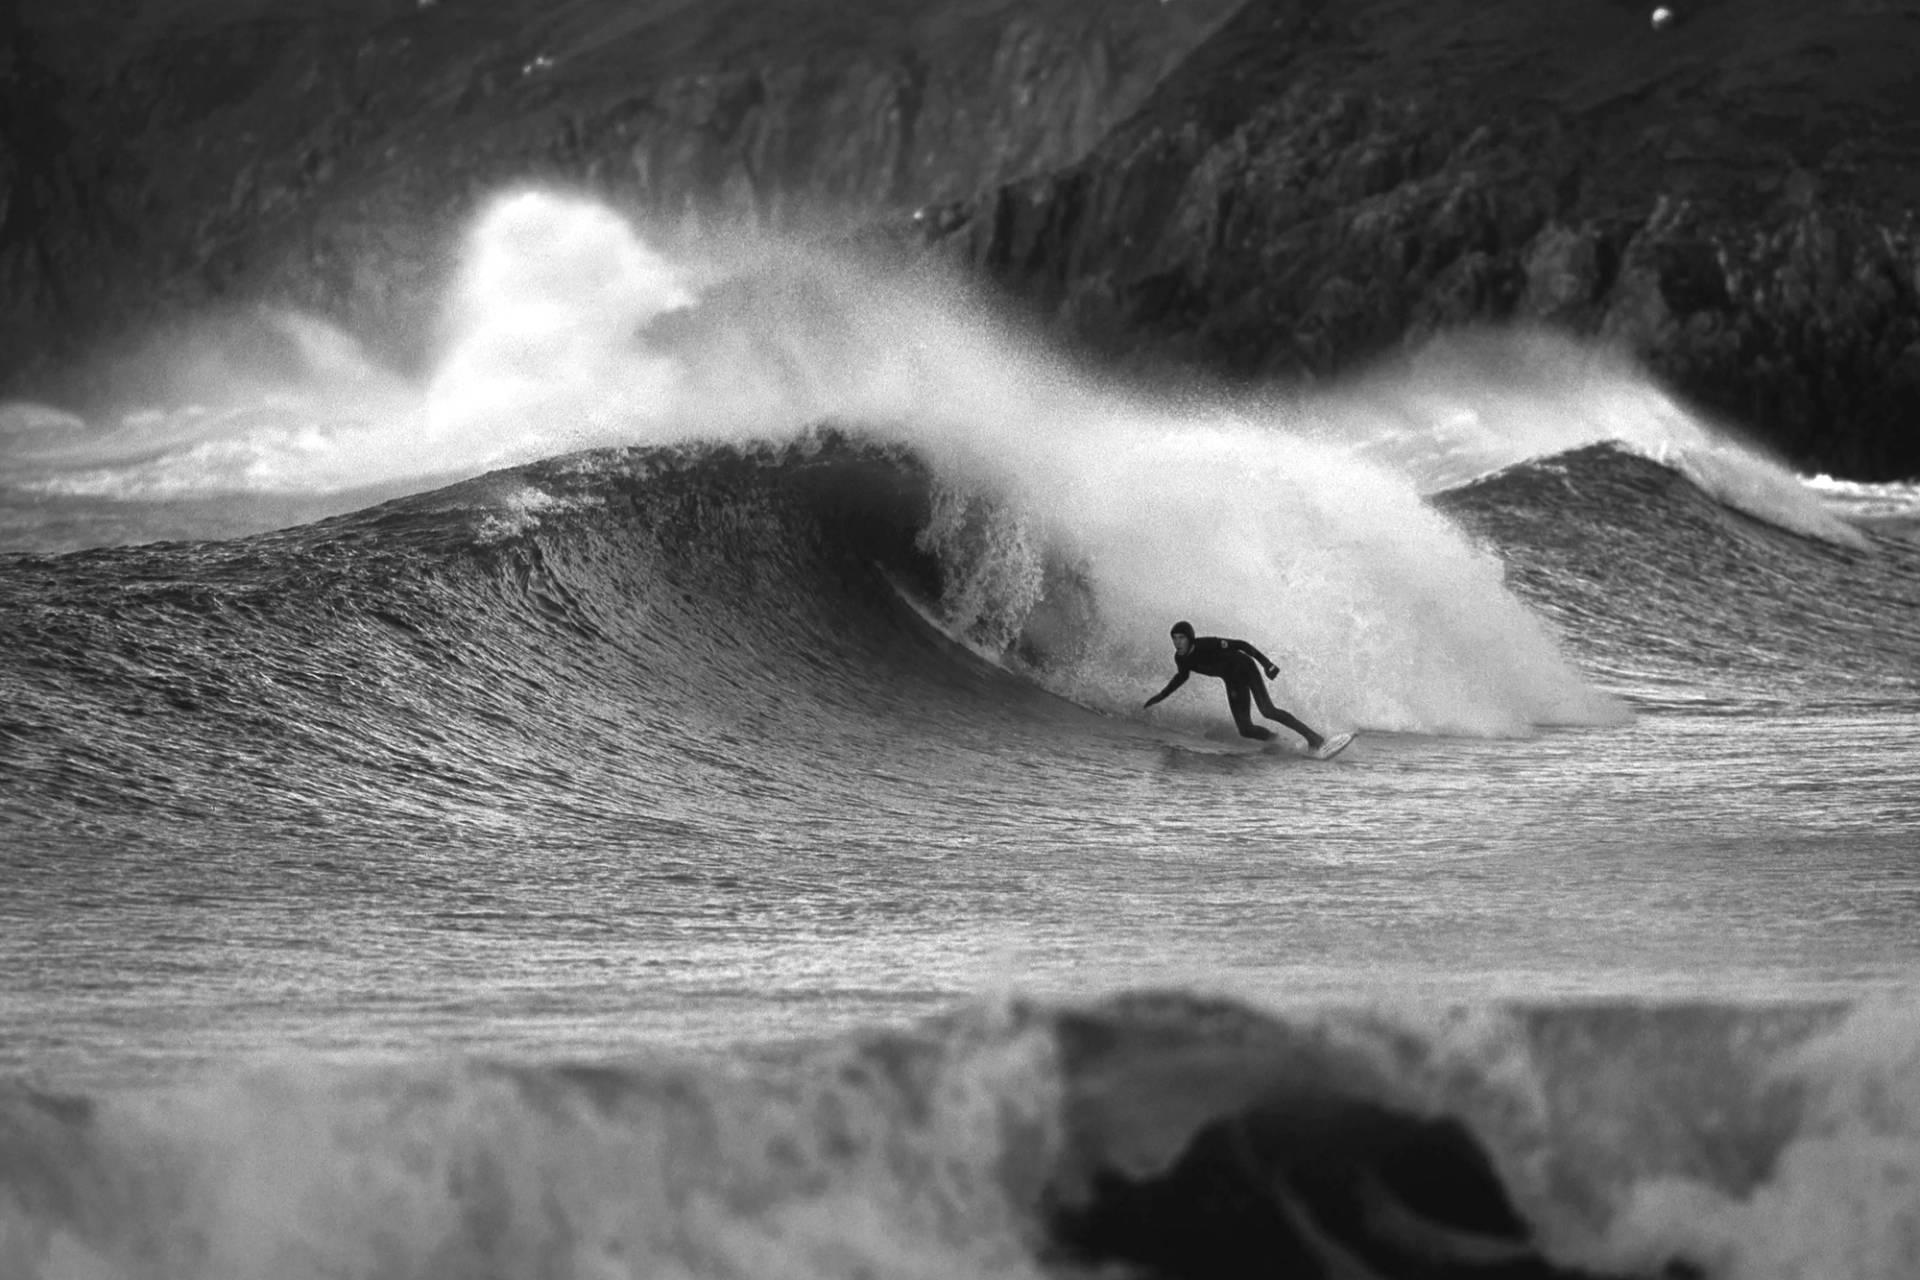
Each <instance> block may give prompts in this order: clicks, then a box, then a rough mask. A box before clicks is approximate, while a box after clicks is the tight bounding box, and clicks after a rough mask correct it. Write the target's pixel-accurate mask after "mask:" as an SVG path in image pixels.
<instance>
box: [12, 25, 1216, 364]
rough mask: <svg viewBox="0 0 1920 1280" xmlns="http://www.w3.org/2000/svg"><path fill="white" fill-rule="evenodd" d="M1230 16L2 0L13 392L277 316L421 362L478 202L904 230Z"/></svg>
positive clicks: (1054, 138)
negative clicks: (447, 273)
mask: <svg viewBox="0 0 1920 1280" xmlns="http://www.w3.org/2000/svg"><path fill="white" fill-rule="evenodd" d="M1230 8H1231V5H1230V4H1229V3H1228V2H1227V0H1182V3H1181V4H1178V5H1165V4H1162V3H1160V2H1159V0H952V2H951V3H945V4H938V5H929V4H924V3H916V2H914V0H852V2H850V3H839V2H836V0H571V2H570V3H560V4H553V3H537V2H536V0H328V2H327V3H325V4H323V5H319V6H314V7H311V8H308V7H304V6H298V7H289V6H286V5H284V4H282V5H275V4H273V3H271V0H80V2H79V3H69V4H60V3H56V2H55V0H21V3H19V4H17V5H8V6H5V7H4V9H0V59H3V60H4V61H3V62H0V86H4V87H3V88H0V92H3V93H4V101H3V102H0V387H4V388H10V389H13V390H16V391H18V390H21V389H44V388H45V387H46V386H47V384H49V383H57V382H58V372H59V367H60V365H61V362H62V360H63V359H64V358H66V357H70V356H72V355H73V354H75V353H76V352H79V351H82V350H89V349H97V348H98V347H99V346H100V345H101V344H102V343H110V342H112V341H113V340H115V339H132V338H135V337H137V336H138V335H139V334H140V333H141V332H143V331H144V330H146V329H148V328H149V327H151V326H153V325H155V324H156V323H159V322H162V321H164V320H165V319H166V318H168V317H170V316H174V315H178V314H181V313H183V312H189V311H191V312H205V311H206V310H208V309H210V308H218V307H219V306H220V305H221V304H222V303H225V302H253V301H259V300H273V301H280V302H289V303H293V304H297V305H300V306H304V307H308V308H312V309H314V310H317V311H319V312H321V313H323V314H326V315H328V316H330V317H331V318H333V319H335V320H338V321H341V322H343V323H346V324H347V325H349V326H350V327H351V328H353V329H354V330H355V331H357V332H358V333H359V334H360V335H361V336H362V337H364V338H368V339H369V340H371V341H372V342H373V343H374V345H375V346H376V347H377V348H378V349H381V350H384V351H389V352H397V353H400V354H401V355H402V356H404V354H405V353H406V350H407V347H408V344H409V343H410V342H414V341H417V338H418V335H419V334H420V332H421V331H422V321H423V320H424V319H425V318H426V315H427V311H428V308H429V304H430V299H431V297H432V295H433V292H434V288H433V286H434V285H435V284H436V283H437V281H438V279H439V278H440V273H441V272H442V271H444V270H445V268H446V267H447V265H448V261H447V260H448V255H449V253H450V251H451V249H452V248H453V242H454V240H455V238H456V233H457V229H458V228H459V226H460V225H461V224H462V223H463V222H464V221H465V220H466V219H467V218H468V217H469V215H470V214H471V213H472V212H473V209H474V205H475V202H476V201H478V200H480V199H482V198H484V196H485V195H487V194H488V193H489V192H491V191H493V190H495V189H496V188H498V187H499V186H500V185H501V184H504V183H509V182H513V181H517V180H524V179H526V178H529V177H533V178H539V179H544V180H549V181H554V182H559V183H565V184H570V185H575V186H580V187H584V188H587V189H591V190H594V191H597V192H600V193H602V194H604V195H605V196H607V197H609V198H610V199H612V200H614V201H616V202H618V203H619V204H620V205H621V207H624V208H628V209H630V210H633V211H635V212H638V213H640V214H643V215H651V216H654V217H664V218H666V219H668V220H669V221H674V222H678V221H685V220H707V221H712V220H723V221H724V220H728V219H738V218H746V219H749V220H751V221H754V222H757V223H759V224H762V225H768V226H774V227H780V228H783V229H795V228H798V227H804V226H806V225H807V224H808V223H809V222H811V221H813V220H816V219H818V220H822V221H833V222H839V223H843V224H844V223H845V222H847V221H849V220H851V221H859V220H860V219H863V218H871V217H876V216H885V215H888V214H904V213H905V212H906V211H909V210H911V209H912V208H914V207H917V206H919V205H921V204H924V203H926V202H928V201H932V200H941V199H951V198H953V197H956V196H959V195H961V194H964V193H966V192H971V191H977V190H980V189H981V188H983V187H987V186H990V185H992V184H995V183H998V182H1004V181H1007V180H1010V179H1012V178H1015V177H1018V176H1020V175H1023V174H1027V173H1033V172H1040V171H1046V170H1050V169H1054V168H1058V167H1060V166H1063V165H1065V164H1067V163H1070V162H1071V161H1073V160H1075V159H1078V158H1079V157H1080V156H1081V155H1082V154H1084V153H1085V152H1086V151H1087V150H1088V148H1090V147H1091V146H1092V145H1093V144H1094V143H1095V142H1097V141H1098V140H1099V139H1100V138H1101V137H1102V136H1104V134H1105V133H1106V131H1107V130H1108V129H1109V128H1110V126H1111V125H1112V124H1113V123H1114V121H1115V120H1116V119H1118V118H1119V117H1120V116H1121V115H1123V114H1124V113H1125V112H1126V111H1127V110H1128V109H1130V108H1131V107H1132V106H1133V105H1135V104H1136V103H1138V102H1139V101H1140V99H1141V98H1142V97H1143V96H1144V95H1145V94H1146V92H1147V91H1148V90H1149V89H1151V88H1152V86H1153V85H1154V84H1155V83H1156V82H1157V81H1158V80H1159V79H1160V78H1161V77H1162V76H1163V75H1164V74H1165V73H1166V72H1167V71H1168V70H1170V69H1171V68H1172V67H1173V66H1175V65H1176V64H1177V63H1178V61H1179V60H1180V58H1181V57H1182V56H1183V55H1184V54H1185V53H1186V52H1187V51H1188V50H1190V49H1191V48H1193V47H1194V45H1195V44H1196V43H1197V42H1198V41H1199V40H1201V39H1202V38H1203V37H1204V36H1205V35H1206V34H1207V33H1208V32H1209V31H1210V30H1211V29H1212V28H1213V27H1214V26H1215V25H1217V24H1218V22H1219V21H1220V20H1221V19H1222V18H1223V17H1224V16H1225V15H1226V14H1227V13H1228V12H1229V11H1230Z"/></svg>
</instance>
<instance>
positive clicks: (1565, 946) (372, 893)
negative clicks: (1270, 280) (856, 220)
mask: <svg viewBox="0 0 1920 1280" xmlns="http://www.w3.org/2000/svg"><path fill="white" fill-rule="evenodd" d="M663 243H664V241H661V242H658V243H656V242H655V241H654V240H652V239H650V238H649V235H648V233H647V232H646V231H645V230H644V229H641V228H636V227H635V226H633V225H631V224H629V223H628V222H627V221H626V220H624V219H623V218H622V217H620V216H619V215H618V214H617V212H615V211H612V210H609V209H606V208H602V207H599V206H597V205H594V204H592V203H590V202H585V201H582V200H579V199H577V198H573V197H566V196H560V195H554V194H548V193H539V192H525V193H519V194H516V195H513V196H510V197H508V198H505V199H503V200H502V201H501V202H500V203H499V204H497V205H496V206H495V207H494V208H493V209H492V210H491V211H490V213H489V214H488V215H487V216H486V217H485V218H484V219H482V220H481V221H480V222H479V223H478V224H477V225H476V227H475V228H474V231H473V235H472V240H471V243H470V244H469V245H468V246H467V250H466V254H467V256H466V269H465V271H464V274H463V275H462V276H461V278H460V280H459V281H458V282H457V285H456V287H455V288H454V289H453V291H452V292H451V293H450V296H449V297H448V299H447V305H446V318H445V324H444V333H443V335H442V338H441V346H440V350H439V352H438V354H437V356H436V358H435V360H434V362H433V363H432V365H431V367H430V368H427V369H425V370H407V371H396V370H394V369H391V368H388V367H386V366H384V365H383V364H382V363H381V361H380V353H377V352H367V351H363V350H361V349H359V348H357V347H355V346H354V344H352V343H351V342H350V341H348V340H347V339H346V338H344V337H343V336H341V335H339V334H337V333H334V332H333V331H331V330H329V329H327V328H326V327H325V326H324V325H322V324H320V323H319V322H317V321H313V320H311V319H308V318H303V317H298V316H291V315H262V316H258V317H254V318H253V319H252V320H251V321H250V322H249V323H247V324H239V323H235V322H233V321H231V320H229V321H226V322H223V323H220V324H209V325H208V326H207V327H206V328H205V329H203V330H201V331H197V332H195V333H183V334H178V335H171V336H170V337H169V339H168V340H167V341H165V342H163V343H160V344H158V345H156V347H155V348H154V350H153V351H152V352H150V353H148V355H147V356H146V357H145V358H144V359H143V360H142V361H139V362H135V363H133V364H128V365H123V366H121V367H119V368H117V369H116V370H114V371H113V373H112V377H111V378H110V379H109V378H106V377H105V375H103V385H106V384H107V383H109V382H110V383H111V388H112V395H111V396H105V395H103V399H102V402H101V403H100V404H98V405H92V406H86V407H84V408H83V409H80V410H73V411H65V410H55V409H52V408H48V407H44V406H33V405H24V404H17V405H11V406H7V407H5V408H4V409H0V449H4V458H5V469H4V471H0V545H4V548H5V549H4V552H0V870H3V871H4V885H5V888H4V892H3V893H0V1276H4V1277H8V1278H12V1277H22V1278H30V1280H69V1278H75V1280H77V1278H80V1277H88V1278H93V1277H112V1278H115V1280H118V1278H120V1277H167V1278H172V1277H192V1278H196V1280H199V1278H214V1277H219V1278H223V1280H224V1278H226V1277H234V1278H241V1277H247V1278H251V1277H260V1278H263V1280H264V1278H267V1277H502V1278H503V1280H504V1278H515V1280H518V1278H520V1277H560V1278H565V1277H595V1278H596V1280H597V1278H600V1277H616V1276H619V1277H624V1276H729V1277H730V1276H780V1277H786V1276H808V1275H819V1276H896V1275H901V1276H1049V1277H1051V1276H1093V1275H1100V1276H1143V1277H1145V1276H1155V1277H1161V1276H1188V1275H1191V1276H1202V1275H1206V1276H1220V1275H1229V1276H1230V1275H1243V1274H1244V1275H1252V1274H1263V1275H1264V1274H1275V1273H1278V1274H1288V1275H1302V1276H1340V1277H1355V1276H1419V1277H1429V1276H1500V1277H1516V1276H1550V1275H1584V1276H1702V1277H1742V1278H1744V1277H1756V1278H1769V1280H1771V1278H1786V1277H1795V1278H1798V1277H1859V1278H1862V1280H1865V1278H1869V1277H1872V1278H1886V1280H1893V1278H1895V1277H1911V1276H1912V1275H1915V1274H1920V789H1917V788H1916V785H1915V784H1916V779H1917V778H1920V716H1917V715H1916V712H1920V491H1917V490H1915V489H1914V488H1913V487H1912V486H1899V485H1883V486H1864V485H1855V484H1846V483H1842V482H1837V481H1832V480H1828V479H1823V478H1818V477H1813V478H1808V477H1801V476H1797V475H1795V474H1793V473H1792V472H1791V471H1790V470H1789V469H1787V468H1785V467H1783V466H1781V465H1779V464H1778V463H1777V462H1775V461H1773V460H1770V459H1768V458H1767V457H1765V456H1764V455H1762V454H1761V453H1759V452H1758V451H1757V450H1755V449H1753V448H1752V447H1751V446H1749V445H1746V444H1744V443H1742V442H1741V441H1740V439H1739V437H1738V435H1737V425H1738V424H1725V423H1721V424H1715V423H1709V422H1706V421H1704V420H1702V419H1701V418H1700V417H1699V416H1698V415H1696V414H1694V413H1693V412H1691V411H1689V410H1688V409H1687V408H1686V407H1685V406H1684V405H1682V404H1680V403H1679V402H1677V401H1675V400H1674V399H1673V398H1672V397H1670V396H1668V395H1667V394H1665V393H1664V392H1663V391H1662V390H1661V389H1660V388H1658V387H1657V386H1655V385H1653V384H1652V383H1651V382H1649V381H1648V380H1647V379H1645V378H1644V377H1642V376H1641V375H1639V374H1638V373H1637V372H1636V371H1635V370H1634V369H1633V368H1632V366H1631V365H1630V364H1629V363H1627V362H1625V361H1623V360H1621V359H1619V358H1617V357H1615V356H1612V355H1610V354H1608V353H1605V352H1601V351H1597V350H1593V349H1589V348H1586V347H1582V346H1580V345H1577V344H1574V343H1572V342H1569V341H1567V340H1563V339H1557V338H1553V337H1550V336H1547V335H1540V334H1514V333H1496V334H1466V335H1451V336H1449V337H1447V338H1445V339H1444V340H1442V341H1439V342H1436V343H1434V344H1432V345H1431V346H1429V347H1428V348H1426V349H1425V350H1423V351H1422V352H1420V353H1419V354H1418V355H1417V356H1414V357H1410V358H1409V359H1407V360H1406V361H1403V362H1401V363H1399V364H1397V365H1395V366H1393V367H1390V368H1389V367H1383V368H1381V369H1380V370H1378V371H1376V372H1375V373H1374V374H1372V375H1371V376H1369V377H1367V378H1364V379H1360V380H1357V381H1355V382H1353V383H1350V384H1347V385H1343V386H1340V387H1335V388H1323V389H1310V388H1309V389H1297V388H1296V389H1284V390H1276V391H1274V392H1273V393H1271V394H1268V395H1263V396H1245V395H1229V394H1227V393H1224V392H1214V391H1209V390H1207V389H1205V388H1198V387H1191V386H1190V387H1183V388H1180V389H1177V390H1169V391H1161V392H1146V391H1143V390H1141V389H1140V388H1138V387H1125V388H1123V387H1120V386H1118V385H1115V384H1112V383H1110V382H1107V381H1103V380H1102V379H1101V378H1100V377H1097V376H1095V375H1093V374H1090V373H1088V372H1085V371H1082V370H1076V369H1075V368H1074V367H1072V366H1071V365H1070V364H1069V363H1068V362H1066V361H1064V360H1062V359H1060V358H1058V357H1052V356H1048V355H1047V354H1045V353H1046V352H1047V350H1048V345H1047V343H1046V342H1045V341H1044V340H1043V339H1041V338H1040V337H1038V336H1036V335H1034V334H1031V333H1027V332H1023V331H1022V330H1021V329H1020V328H1019V327H1018V326H1016V325H1014V324H1012V323H1010V322H1007V321H1004V320H1001V319H997V318H995V315H994V312H993V311H992V310H991V308H989V307H986V306H983V305H981V304H980V303H979V302H978V301H977V300H975V299H971V298H969V297H968V296H967V295H966V292H965V291H964V289H962V288H960V287H959V286H957V285H956V284H955V283H954V282H953V281H952V280H950V279H946V278H944V277H942V276H940V275H939V274H938V273H937V272H934V271H932V270H931V269H927V268H918V269H911V270H908V269H901V268H898V267H897V266H896V267H894V268H889V269H887V270H881V269H879V268H875V267H872V266H861V265H859V264H856V263H853V262H850V261H846V260H841V259H830V258H827V257H824V256H822V255H820V254H819V253H818V252H812V253H805V252H800V251H798V250H792V249H786V248H774V247H768V246H764V245H750V244H736V245H731V246H728V248H727V250H726V252H725V253H721V252H718V251H716V250H714V249H713V248H712V246H707V247H706V248H705V249H703V250H702V251H701V252H698V253H696V252H694V251H692V250H687V249H685V248H675V249H671V250H670V249H667V248H663V247H661V244H663ZM1175 618H1189V619H1191V620H1192V621H1193V622H1194V623H1195V624H1196V625H1197V626H1198V627H1199V628H1200V630H1201V631H1203V632H1215V633H1221V634H1228V635H1238V636H1244V637H1246V638H1248V639H1251V640H1253V641H1254V643H1256V644H1257V645H1259V646H1260V647H1261V648H1262V649H1264V650H1265V651H1266V652H1267V653H1268V654H1269V655H1271V656H1272V657H1273V658H1274V659H1275V660H1276V661H1277V662H1278V663H1279V664H1280V666H1281V669H1282V670H1281V675H1280V678H1279V679H1278V680H1277V681H1276V682H1275V695H1276V699H1277V700H1278V701H1279V702H1280V704H1281V705H1282V706H1286V707H1289V708H1291V709H1292V710H1293V711H1295V712H1296V713H1297V714H1298V715H1300V716H1301V717H1303V718H1304V719H1306V720H1307V721H1308V722H1309V723H1311V724H1313V725H1315V726H1317V727H1319V728H1321V729H1323V730H1327V731H1332V730H1345V729H1358V730H1359V731H1360V737H1359V739H1358V741H1357V742H1356V744H1355V745H1354V746H1353V747H1352V748H1351V749H1350V750H1348V751H1347V752H1346V753H1345V754H1344V755H1342V756H1340V757H1339V758H1337V759H1336V760H1333V761H1328V762H1318V761H1313V760H1310V759H1308V758H1306V757H1305V756H1304V755H1302V754H1301V753H1300V752H1299V751H1298V750H1296V749H1295V744H1293V743H1290V742H1288V741H1284V740H1283V741H1282V742H1280V743H1278V744H1275V745H1272V746H1261V745H1258V744H1252V743H1247V742H1243V741H1242V740H1240V739H1238V738H1237V737H1236V736H1235V735H1234V734H1233V732H1232V726H1231V722H1230V721H1229V719H1228V717H1227V714H1226V708H1225V706H1224V699H1223V698H1222V697H1221V695H1220V691H1219V687H1218V686H1217V685H1216V684H1214V682H1212V681H1210V680H1204V679H1196V680H1194V681H1191V682H1190V683H1189V685H1188V686H1187V687H1186V688H1185V689H1183V690H1182V691H1181V692H1180V693H1178V694H1177V695H1175V696H1174V697H1173V698H1172V699H1170V700H1169V701H1168V702H1166V703H1163V704H1161V705H1160V706H1159V707H1157V708H1155V709H1153V710H1152V711H1145V710H1143V709H1142V708H1141V705H1140V704H1141V702H1142V701H1143V700H1144V699H1145V697H1146V696H1148V695H1149V694H1151V693H1153V692H1155V691H1157V690H1158V689H1159V688H1160V687H1161V685H1162V684H1164V683H1165V681H1166V679H1167V677H1168V676H1169V675H1170V674H1171V671H1172V662H1171V650H1170V648H1169V646H1168V643H1167V640H1166V631H1167V627H1168V625H1169V624H1170V623H1171V622H1172V621H1173V620H1174V619H1175ZM1287 737H1288V735H1286V734H1284V733H1283V734H1282V738H1283V739H1286V738H1287Z"/></svg>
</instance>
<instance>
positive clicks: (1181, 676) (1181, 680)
mask: <svg viewBox="0 0 1920 1280" xmlns="http://www.w3.org/2000/svg"><path fill="white" fill-rule="evenodd" d="M1186 682H1187V673H1186V672H1184V671H1181V672H1179V673H1177V674H1176V675H1175V676H1174V677H1173V679H1171V680H1169V681H1167V687H1166V688H1164V689H1162V690H1161V691H1160V692H1158V693H1156V694H1154V695H1153V696H1152V697H1151V698H1148V699H1147V702H1146V705H1147V706H1149V707H1150V706H1152V705H1153V704H1154V703H1156V702H1158V701H1160V699H1162V698H1164V697H1166V696H1167V695H1168V694H1170V693H1172V692H1173V691H1174V690H1175V689H1178V688H1179V687H1180V686H1181V685H1183V684H1185V683H1186Z"/></svg>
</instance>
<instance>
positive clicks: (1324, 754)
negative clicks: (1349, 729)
mask: <svg viewBox="0 0 1920 1280" xmlns="http://www.w3.org/2000/svg"><path fill="white" fill-rule="evenodd" d="M1358 736H1359V735H1358V734H1357V733H1336V734H1334V735H1333V736H1332V737H1331V738H1328V739H1327V740H1326V741H1325V742H1323V743H1321V744H1320V749H1319V750H1318V751H1309V752H1308V753H1307V754H1308V755H1310V756H1312V757H1313V758H1314V759H1315V760H1331V759H1333V758H1334V757H1335V756H1337V755H1339V754H1340V753H1341V752H1342V751H1345V750H1346V749H1347V748H1348V747H1349V746H1351V745H1352V744H1353V740H1354V739H1355V738H1356V737H1358Z"/></svg>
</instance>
